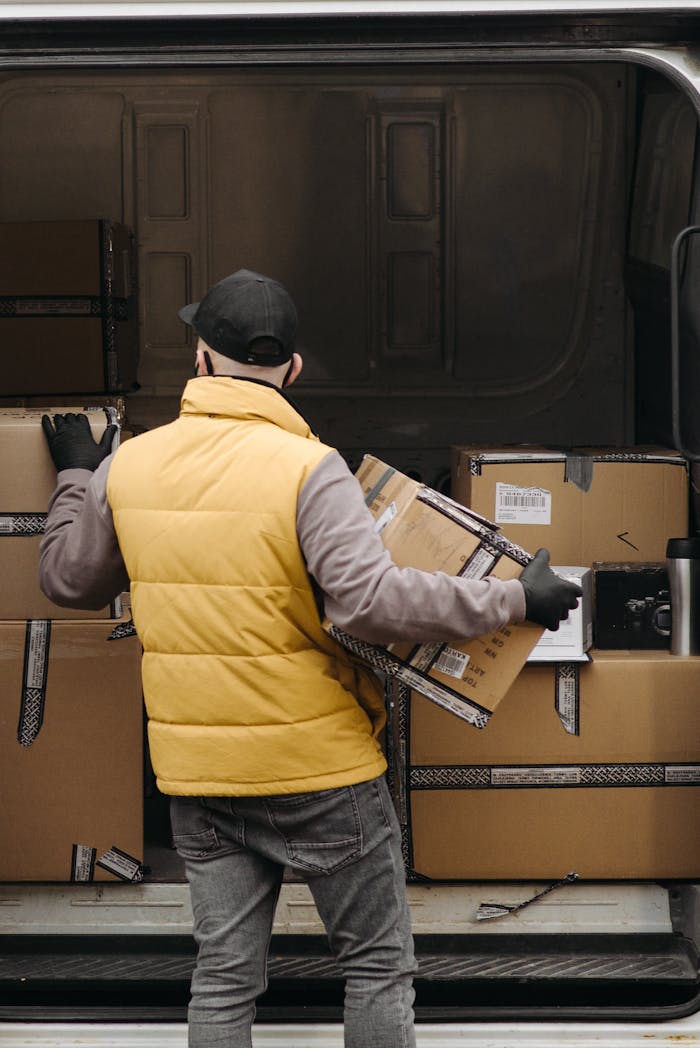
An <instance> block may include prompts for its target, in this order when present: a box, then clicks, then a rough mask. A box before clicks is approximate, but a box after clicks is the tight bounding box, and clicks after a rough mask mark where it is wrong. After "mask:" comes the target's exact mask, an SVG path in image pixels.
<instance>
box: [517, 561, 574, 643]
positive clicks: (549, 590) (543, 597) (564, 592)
mask: <svg viewBox="0 0 700 1048" xmlns="http://www.w3.org/2000/svg"><path fill="white" fill-rule="evenodd" d="M520 581H521V582H522V584H523V589H524V590H525V618H526V619H528V620H529V621H530V622H536V623H538V625H540V626H544V627H545V628H546V629H548V630H558V629H559V623H560V622H561V621H562V620H563V619H565V618H566V617H567V616H568V614H569V612H570V611H571V609H572V608H575V607H576V606H577V604H578V598H579V597H580V596H581V593H582V592H583V591H582V589H581V587H580V586H579V585H578V584H577V583H575V582H567V580H566V579H562V578H560V576H559V575H557V574H555V572H553V571H552V569H551V568H550V566H549V550H546V549H538V551H537V553H536V554H535V556H534V557H533V558H532V560H531V561H530V563H529V564H528V565H527V566H526V567H524V568H523V570H522V572H521V573H520Z"/></svg>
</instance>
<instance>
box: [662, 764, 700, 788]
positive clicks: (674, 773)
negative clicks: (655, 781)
mask: <svg viewBox="0 0 700 1048" xmlns="http://www.w3.org/2000/svg"><path fill="white" fill-rule="evenodd" d="M664 781H665V782H667V783H669V784H672V785H674V786H682V785H684V784H685V785H688V786H695V785H700V764H667V765H666V767H665V769H664Z"/></svg>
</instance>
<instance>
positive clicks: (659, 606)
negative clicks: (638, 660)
mask: <svg viewBox="0 0 700 1048" xmlns="http://www.w3.org/2000/svg"><path fill="white" fill-rule="evenodd" d="M624 619H625V624H624V628H625V630H631V631H632V633H635V634H638V635H639V636H648V635H649V634H650V633H658V635H659V636H660V637H670V636H671V601H670V595H669V591H668V590H659V592H658V593H657V594H656V596H654V597H631V598H630V599H629V600H627V601H625V610H624Z"/></svg>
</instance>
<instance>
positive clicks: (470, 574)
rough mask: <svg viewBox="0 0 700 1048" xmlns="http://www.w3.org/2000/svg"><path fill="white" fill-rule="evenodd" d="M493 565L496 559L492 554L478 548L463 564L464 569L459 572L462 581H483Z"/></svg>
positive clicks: (482, 548)
mask: <svg viewBox="0 0 700 1048" xmlns="http://www.w3.org/2000/svg"><path fill="white" fill-rule="evenodd" d="M495 563H496V558H495V557H494V555H493V553H491V552H490V551H489V550H487V549H485V548H484V547H483V546H479V548H478V549H477V550H475V551H474V553H473V554H472V556H471V557H470V558H469V560H468V561H467V563H466V564H465V566H464V569H463V570H462V571H460V575H461V577H462V578H463V579H483V578H484V576H485V575H488V573H489V572H490V571H491V568H492V567H493V566H494V564H495Z"/></svg>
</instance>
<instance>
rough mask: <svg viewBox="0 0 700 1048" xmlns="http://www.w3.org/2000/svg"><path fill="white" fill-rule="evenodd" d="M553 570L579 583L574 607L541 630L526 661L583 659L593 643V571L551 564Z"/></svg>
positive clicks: (581, 660) (586, 656)
mask: <svg viewBox="0 0 700 1048" xmlns="http://www.w3.org/2000/svg"><path fill="white" fill-rule="evenodd" d="M552 570H553V571H555V572H556V573H557V575H561V577H562V578H564V579H568V580H569V582H575V583H576V584H577V585H579V586H580V587H581V590H582V595H581V598H580V599H579V602H578V607H576V608H574V609H573V610H572V611H570V612H569V616H568V618H566V619H565V620H564V621H563V622H560V623H559V629H557V630H545V631H544V633H543V634H542V636H541V637H540V639H539V640H538V641H537V644H536V645H535V646H534V648H533V649H532V651H531V652H530V654H529V655H528V657H527V661H528V662H587V661H588V655H587V654H586V653H587V651H588V649H589V648H590V647H591V645H592V644H593V572H592V571H591V569H590V568H579V567H567V566H560V567H553V568H552Z"/></svg>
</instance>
